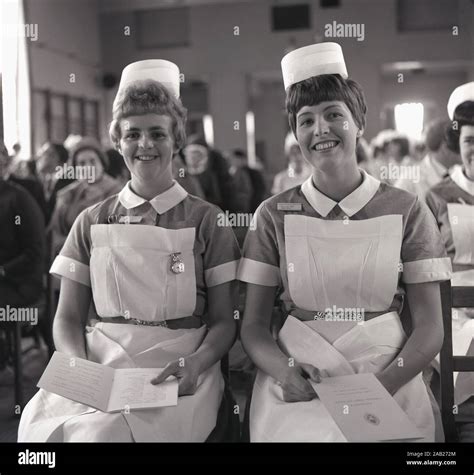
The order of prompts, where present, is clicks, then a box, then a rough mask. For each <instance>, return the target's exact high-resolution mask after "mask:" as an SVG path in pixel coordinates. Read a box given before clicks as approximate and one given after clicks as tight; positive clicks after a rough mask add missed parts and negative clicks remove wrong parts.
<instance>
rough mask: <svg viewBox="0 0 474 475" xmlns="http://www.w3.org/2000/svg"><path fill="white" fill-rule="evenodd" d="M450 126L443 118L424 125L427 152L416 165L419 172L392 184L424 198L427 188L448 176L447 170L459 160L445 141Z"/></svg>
mask: <svg viewBox="0 0 474 475" xmlns="http://www.w3.org/2000/svg"><path fill="white" fill-rule="evenodd" d="M450 126H451V121H449V120H445V119H437V120H435V121H433V122H431V123H429V124H428V125H427V126H426V130H425V146H426V150H427V153H426V155H425V157H424V158H423V160H422V161H421V162H419V163H418V164H417V165H416V166H418V167H419V173H418V174H417V176H416V178H415V177H404V178H399V179H398V180H397V181H396V182H395V184H394V185H395V186H396V187H398V188H401V189H403V190H407V191H411V192H412V193H415V194H416V195H418V197H419V198H420V199H421V200H425V197H426V193H427V192H428V190H429V189H430V188H432V187H433V186H435V185H437V184H438V183H440V182H441V181H442V180H443V179H444V178H446V177H448V176H449V170H450V169H451V168H452V167H453V166H454V165H456V164H458V163H459V162H460V160H459V155H458V154H456V153H455V152H453V151H451V150H450V149H449V147H448V144H447V141H446V134H445V132H446V130H447V129H448V128H449V127H450Z"/></svg>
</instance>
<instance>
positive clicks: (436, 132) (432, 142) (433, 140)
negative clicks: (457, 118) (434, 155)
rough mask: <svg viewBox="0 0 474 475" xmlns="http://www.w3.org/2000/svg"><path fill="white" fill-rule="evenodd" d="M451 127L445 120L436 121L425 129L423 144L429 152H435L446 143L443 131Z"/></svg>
mask: <svg viewBox="0 0 474 475" xmlns="http://www.w3.org/2000/svg"><path fill="white" fill-rule="evenodd" d="M450 125H451V122H450V121H449V120H446V119H436V120H433V121H432V122H430V123H429V124H428V125H427V126H426V128H425V144H426V147H427V149H428V150H429V151H430V152H437V151H438V150H439V149H440V147H441V145H443V143H444V142H446V137H445V131H446V128H447V127H449V126H450Z"/></svg>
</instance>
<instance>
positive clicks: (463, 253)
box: [447, 203, 474, 265]
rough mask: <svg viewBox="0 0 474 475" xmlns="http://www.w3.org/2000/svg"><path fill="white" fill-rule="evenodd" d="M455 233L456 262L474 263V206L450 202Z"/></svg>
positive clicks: (449, 208)
mask: <svg viewBox="0 0 474 475" xmlns="http://www.w3.org/2000/svg"><path fill="white" fill-rule="evenodd" d="M447 206H448V217H449V223H450V225H451V231H452V233H453V243H454V251H455V254H454V260H453V263H454V264H465V265H466V264H467V265H470V264H471V265H474V206H471V205H464V204H457V203H448V205H447Z"/></svg>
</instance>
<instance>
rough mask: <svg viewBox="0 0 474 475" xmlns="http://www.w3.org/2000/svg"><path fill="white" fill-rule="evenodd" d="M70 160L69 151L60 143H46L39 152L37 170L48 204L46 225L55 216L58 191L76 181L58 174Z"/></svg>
mask: <svg viewBox="0 0 474 475" xmlns="http://www.w3.org/2000/svg"><path fill="white" fill-rule="evenodd" d="M68 158H69V155H68V151H67V150H66V148H65V147H64V145H62V144H59V143H54V142H46V143H45V144H44V145H43V146H42V147H41V148H40V150H39V151H38V154H37V159H36V170H37V172H38V178H39V180H40V183H41V185H42V186H43V194H44V198H45V202H46V224H48V223H49V221H50V220H51V216H52V215H53V211H54V208H55V206H56V195H57V193H58V191H59V190H61V189H62V188H64V187H65V186H67V185H69V184H71V183H72V182H73V181H74V179H71V178H63V177H62V176H61V175H60V174H58V173H57V171H58V167H59V168H61V167H62V166H63V165H65V164H67V161H68Z"/></svg>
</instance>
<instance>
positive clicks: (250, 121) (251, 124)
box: [245, 111, 257, 168]
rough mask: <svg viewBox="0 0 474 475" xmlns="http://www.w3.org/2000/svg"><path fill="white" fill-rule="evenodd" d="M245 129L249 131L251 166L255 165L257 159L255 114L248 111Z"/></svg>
mask: <svg viewBox="0 0 474 475" xmlns="http://www.w3.org/2000/svg"><path fill="white" fill-rule="evenodd" d="M245 130H246V132H247V160H248V165H249V167H251V168H252V167H255V166H256V164H257V159H256V155H255V114H254V113H253V112H252V111H248V112H247V113H246V114H245Z"/></svg>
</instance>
